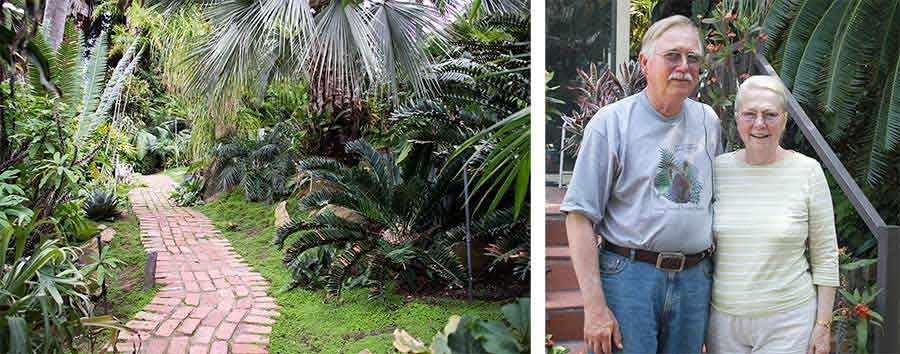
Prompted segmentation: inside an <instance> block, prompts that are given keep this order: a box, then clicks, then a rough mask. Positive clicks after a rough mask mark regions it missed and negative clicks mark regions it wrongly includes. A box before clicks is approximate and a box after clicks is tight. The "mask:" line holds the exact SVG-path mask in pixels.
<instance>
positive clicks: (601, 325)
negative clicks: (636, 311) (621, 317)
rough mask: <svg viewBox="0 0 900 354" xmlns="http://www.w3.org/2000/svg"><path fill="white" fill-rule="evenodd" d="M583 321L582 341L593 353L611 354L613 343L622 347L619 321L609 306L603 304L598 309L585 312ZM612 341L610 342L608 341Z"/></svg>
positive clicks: (619, 347) (617, 346)
mask: <svg viewBox="0 0 900 354" xmlns="http://www.w3.org/2000/svg"><path fill="white" fill-rule="evenodd" d="M586 315H587V316H585V321H584V342H585V344H586V345H587V347H588V348H591V349H592V350H593V351H594V353H595V354H611V353H612V352H613V347H612V345H611V344H615V345H616V348H618V349H622V332H621V331H620V330H619V322H618V321H616V316H615V315H613V313H612V311H611V310H610V309H609V307H606V306H603V307H602V308H601V309H600V310H599V311H592V312H591V313H586ZM610 341H612V343H610Z"/></svg>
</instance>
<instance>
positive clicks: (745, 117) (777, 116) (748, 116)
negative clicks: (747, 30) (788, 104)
mask: <svg viewBox="0 0 900 354" xmlns="http://www.w3.org/2000/svg"><path fill="white" fill-rule="evenodd" d="M760 118H762V120H763V122H764V123H767V124H772V123H777V122H779V121H780V120H781V113H774V112H760V113H753V112H743V113H741V115H740V119H741V120H742V121H744V122H746V123H755V122H756V120H757V119H760Z"/></svg>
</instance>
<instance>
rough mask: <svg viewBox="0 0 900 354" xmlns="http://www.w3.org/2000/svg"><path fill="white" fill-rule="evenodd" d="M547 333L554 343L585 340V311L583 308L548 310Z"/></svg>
mask: <svg viewBox="0 0 900 354" xmlns="http://www.w3.org/2000/svg"><path fill="white" fill-rule="evenodd" d="M546 325H547V327H546V328H547V333H549V334H552V335H553V340H554V341H557V342H559V341H570V340H578V341H580V340H583V339H584V335H583V331H584V310H582V309H581V308H573V309H563V310H547V324H546Z"/></svg>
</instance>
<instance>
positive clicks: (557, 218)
mask: <svg viewBox="0 0 900 354" xmlns="http://www.w3.org/2000/svg"><path fill="white" fill-rule="evenodd" d="M546 217H547V221H546V222H547V224H546V225H545V231H546V235H547V246H566V245H568V244H569V239H568V238H567V237H566V216H565V215H563V214H547V216H546Z"/></svg>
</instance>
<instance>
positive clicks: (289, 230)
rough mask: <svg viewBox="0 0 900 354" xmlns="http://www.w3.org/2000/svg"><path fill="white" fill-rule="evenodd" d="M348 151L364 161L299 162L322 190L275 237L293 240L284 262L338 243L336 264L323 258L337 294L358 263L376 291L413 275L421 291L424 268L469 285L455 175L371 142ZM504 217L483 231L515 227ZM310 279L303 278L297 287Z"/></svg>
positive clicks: (297, 261) (297, 262)
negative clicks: (460, 251) (459, 249)
mask: <svg viewBox="0 0 900 354" xmlns="http://www.w3.org/2000/svg"><path fill="white" fill-rule="evenodd" d="M347 149H348V151H351V152H353V153H354V154H356V155H357V156H358V158H359V159H360V165H358V166H356V167H354V168H349V169H348V168H347V167H346V166H343V165H341V164H340V163H338V162H336V161H334V160H331V159H325V158H309V159H306V160H303V161H301V162H300V163H299V165H298V166H299V170H300V172H301V174H302V175H303V176H304V179H305V181H304V182H305V183H311V187H314V188H315V189H313V190H312V191H311V192H309V194H307V195H305V196H303V197H301V198H300V199H299V200H297V202H296V206H294V208H295V209H298V210H304V211H307V212H308V213H309V214H308V215H306V216H305V217H297V218H295V219H294V220H292V222H291V223H289V224H288V225H285V226H283V227H282V228H280V229H279V230H278V233H277V236H276V238H275V240H274V243H275V244H276V245H277V246H279V247H283V246H284V245H288V247H287V250H286V253H285V263H286V264H287V265H288V266H289V267H291V268H292V269H296V268H298V267H303V266H306V265H307V263H306V262H305V261H304V258H303V257H301V255H302V254H303V253H304V252H306V251H307V250H310V249H314V248H317V247H323V246H332V247H334V249H335V254H334V256H333V257H328V258H332V259H330V263H328V264H322V266H324V267H327V268H328V272H327V275H326V279H327V289H328V293H329V295H331V296H338V295H339V294H340V292H341V290H342V288H343V284H344V283H345V282H346V281H347V280H348V279H349V278H350V277H351V268H353V267H358V268H359V270H358V273H363V274H365V275H366V277H367V278H368V279H369V280H370V281H371V282H373V283H374V285H375V287H376V288H377V289H382V288H384V286H385V283H386V282H388V281H390V280H392V279H394V278H395V277H397V276H407V275H411V276H412V278H411V279H412V281H409V280H407V281H406V286H407V287H411V288H413V289H415V288H416V287H417V285H415V283H416V281H417V278H416V276H417V275H418V276H421V275H423V274H424V275H427V276H428V277H433V278H436V279H439V280H440V281H442V282H446V283H447V284H450V285H451V286H457V287H461V286H463V284H464V283H465V281H464V280H465V279H466V276H465V275H464V273H465V270H464V268H463V266H462V263H461V262H460V261H459V259H458V257H457V256H456V255H455V254H454V251H453V248H452V247H453V246H454V244H456V243H458V242H460V241H462V240H463V239H464V237H465V234H464V232H461V231H462V229H461V226H460V224H461V222H462V221H463V220H464V217H463V215H461V214H462V213H461V210H460V205H461V204H462V202H463V200H462V198H461V193H460V187H461V186H460V185H459V183H458V182H457V181H455V180H454V178H453V175H452V174H451V173H444V174H441V175H438V176H436V177H434V178H431V171H430V170H426V169H417V168H414V167H415V165H412V164H409V163H407V164H403V165H400V164H397V162H396V160H395V159H394V158H393V157H392V156H390V155H387V154H382V153H379V152H378V151H376V150H375V149H374V148H373V147H372V146H371V145H370V144H369V143H367V142H365V141H364V140H357V141H354V142H351V143H349V144H348V146H347ZM411 167H412V168H411ZM505 216H506V218H505V219H502V218H497V219H502V220H503V221H494V223H493V224H490V225H485V226H484V227H483V230H476V231H484V233H485V234H487V233H491V232H494V233H509V232H510V231H512V230H514V229H515V228H514V227H513V225H502V223H504V222H505V223H506V224H509V222H510V220H511V219H510V218H509V215H508V214H507V215H505ZM497 224H501V225H497ZM519 231H522V230H521V227H520V229H519ZM509 237H511V236H509ZM526 242H527V241H526ZM526 244H527V243H526ZM319 259H321V258H319ZM295 274H296V271H295ZM307 278H308V277H306V276H303V277H298V278H297V279H295V280H296V283H295V285H301V284H302V282H304V281H307V280H308V279H307Z"/></svg>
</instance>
